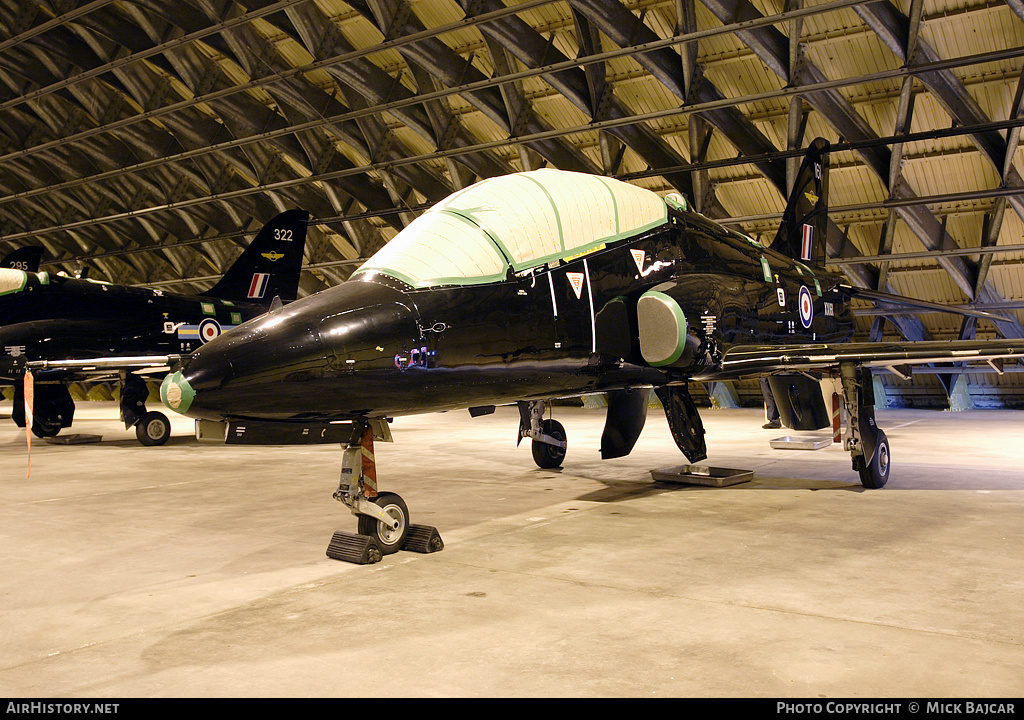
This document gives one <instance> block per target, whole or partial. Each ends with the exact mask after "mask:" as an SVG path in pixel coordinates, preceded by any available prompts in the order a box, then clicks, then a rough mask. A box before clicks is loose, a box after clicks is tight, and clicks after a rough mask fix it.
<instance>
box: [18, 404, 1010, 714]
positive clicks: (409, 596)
mask: <svg viewBox="0 0 1024 720" xmlns="http://www.w3.org/2000/svg"><path fill="white" fill-rule="evenodd" d="M5 413H6V416H7V417H5ZM9 413H10V403H9V402H7V403H0V468H2V470H0V473H2V474H0V542H2V547H3V574H2V576H0V577H2V581H0V696H6V697H30V696H31V697H125V698H129V697H154V696H155V697H201V696H204V697H213V696H219V697H257V696H277V697H280V696H364V697H365V696H375V697H401V696H633V697H635V696H644V697H651V696H712V697H801V698H815V699H817V698H824V697H842V698H859V697H963V698H972V697H1011V698H1012V697H1021V696H1022V695H1024V612H1022V609H1024V575H1022V570H1021V568H1022V567H1024V543H1022V542H1021V540H1022V537H1021V520H1022V518H1024V470H1022V468H1021V451H1020V445H1019V438H1020V437H1021V435H1022V431H1024V414H1022V413H1018V412H1004V411H972V412H964V413H948V412H945V413H943V412H934V411H908V410H893V411H882V412H879V420H880V425H881V426H882V427H883V428H885V430H886V432H887V433H888V435H889V439H890V441H891V444H892V456H893V463H894V465H893V471H892V478H891V479H890V481H889V485H888V486H887V487H886V488H884V489H882V490H876V491H864V490H862V489H861V487H860V484H859V481H858V479H857V476H856V473H854V472H853V471H852V470H851V469H850V461H849V456H848V454H847V453H845V452H843V451H841V450H839V449H838V448H837V447H829V448H826V449H823V450H818V451H791V450H773V449H771V448H770V447H769V445H768V441H769V439H771V438H772V437H778V436H779V435H780V433H779V431H767V430H762V429H761V428H760V425H761V423H762V413H761V412H760V411H758V410H717V411H711V410H705V411H704V412H703V415H704V418H705V424H706V427H707V431H708V446H709V451H710V454H711V457H710V458H709V461H708V462H709V464H711V465H715V466H721V467H729V468H742V469H748V470H753V471H754V473H755V474H754V479H753V481H752V482H749V483H746V484H743V485H738V486H734V487H728V488H701V487H691V486H665V485H656V484H653V483H652V482H651V480H650V471H651V470H654V469H658V468H663V467H667V466H672V465H678V464H680V463H682V462H683V459H682V457H681V456H680V455H679V453H678V452H677V451H676V450H675V448H674V445H673V443H672V441H671V439H670V436H669V434H668V429H667V426H666V423H665V421H664V419H663V417H661V416H660V411H659V412H658V413H657V414H654V413H652V415H651V417H650V419H649V421H648V427H647V429H646V430H645V432H644V435H643V436H642V437H641V439H640V442H639V443H638V446H637V448H636V450H635V451H634V452H633V454H632V455H631V456H629V457H627V458H622V459H618V460H613V461H601V460H600V459H599V456H598V446H599V439H600V434H601V429H602V424H603V411H601V410H583V409H572V408H558V409H557V410H556V417H558V418H559V419H560V420H561V421H562V422H563V424H564V425H565V427H566V429H567V431H568V434H569V443H570V445H569V454H568V457H567V458H566V463H565V467H564V469H562V470H561V471H545V470H539V469H537V468H536V467H535V466H534V465H533V462H532V459H531V457H530V450H529V447H528V446H527V445H526V444H524V445H523V446H522V447H520V448H518V449H517V448H516V446H515V432H516V426H517V414H516V412H515V410H514V409H511V408H501V409H499V411H498V412H497V413H496V414H494V415H491V416H486V417H481V418H476V419H472V418H470V417H469V415H468V413H448V414H442V415H431V416H422V417H414V418H400V419H398V420H396V421H395V423H394V424H393V426H392V429H393V432H394V435H395V440H396V443H395V444H393V445H384V444H379V445H378V446H377V448H376V449H377V464H378V471H379V474H380V478H381V486H382V489H389V490H393V491H396V492H399V493H401V494H402V496H403V497H404V498H405V499H406V501H407V502H408V504H409V507H410V514H411V516H412V519H413V522H416V523H420V524H429V525H434V526H436V527H438V528H439V530H440V532H441V535H442V537H443V538H444V541H445V545H446V547H445V549H444V550H443V551H441V552H439V553H433V554H429V555H419V554H414V553H408V552H402V553H399V554H397V555H392V556H388V557H386V558H385V559H384V560H383V562H381V563H378V564H375V565H364V566H359V565H351V564H348V563H344V562H340V561H336V560H332V559H330V558H328V557H326V555H325V551H326V548H327V544H328V542H329V541H330V538H331V535H332V534H333V532H334V531H335V530H336V529H344V530H349V531H354V530H355V519H354V518H353V517H352V516H351V515H350V514H349V513H348V512H347V510H346V509H345V508H344V507H343V506H341V505H339V504H338V503H337V502H335V501H334V500H333V499H332V498H331V493H332V492H333V491H334V489H335V486H336V484H337V478H338V474H339V468H340V456H341V453H340V451H339V450H338V448H336V447H269V448H241V449H238V448H228V447H226V446H218V445H206V444H202V445H200V444H199V443H197V442H196V441H195V440H194V439H193V437H192V425H191V422H190V421H188V420H187V419H185V418H180V417H176V418H174V423H175V427H174V430H175V435H174V437H173V438H172V439H171V441H170V442H169V444H167V445H165V446H163V447H160V448H144V447H141V446H140V445H138V444H137V443H136V441H135V439H134V433H132V432H127V431H125V430H124V429H123V426H122V425H120V424H119V423H118V421H117V408H116V406H115V405H114V404H112V403H81V404H80V405H79V409H78V412H77V416H76V423H75V427H74V428H72V429H71V431H72V432H75V433H96V434H101V435H102V436H103V441H102V442H101V443H98V444H90V445H78V446H62V445H50V444H46V443H43V442H42V441H39V440H35V441H34V442H33V445H32V456H31V459H32V474H31V478H30V479H28V478H26V469H27V462H26V451H25V438H24V433H23V431H19V430H17V429H16V428H15V427H14V425H13V423H11V421H10V420H9V419H8V418H9ZM65 432H67V431H65Z"/></svg>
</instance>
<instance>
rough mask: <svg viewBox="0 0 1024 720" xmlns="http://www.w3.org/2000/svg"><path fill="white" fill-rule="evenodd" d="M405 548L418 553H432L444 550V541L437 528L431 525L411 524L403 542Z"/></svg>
mask: <svg viewBox="0 0 1024 720" xmlns="http://www.w3.org/2000/svg"><path fill="white" fill-rule="evenodd" d="M402 549H403V550H410V551H412V552H418V553H432V552H437V551H438V550H444V541H443V540H441V535H440V534H439V533H438V532H437V528H435V527H431V526H430V525H410V526H409V532H408V534H406V536H405V542H404V543H403V544H402Z"/></svg>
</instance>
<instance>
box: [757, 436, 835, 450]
mask: <svg viewBox="0 0 1024 720" xmlns="http://www.w3.org/2000/svg"><path fill="white" fill-rule="evenodd" d="M769 444H770V445H771V446H772V447H773V448H775V449H776V450H821V449H822V448H827V447H828V446H829V445H831V444H832V437H831V436H829V437H815V436H804V437H801V436H799V435H786V436H785V437H780V438H775V439H774V440H770V441H769Z"/></svg>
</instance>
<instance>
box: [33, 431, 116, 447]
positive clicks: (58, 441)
mask: <svg viewBox="0 0 1024 720" xmlns="http://www.w3.org/2000/svg"><path fill="white" fill-rule="evenodd" d="M102 439H103V436H102V435H85V434H82V433H79V434H77V435H55V436H54V437H48V438H43V442H47V443H50V444H51V445H86V444H88V443H98V442H99V441H100V440H102Z"/></svg>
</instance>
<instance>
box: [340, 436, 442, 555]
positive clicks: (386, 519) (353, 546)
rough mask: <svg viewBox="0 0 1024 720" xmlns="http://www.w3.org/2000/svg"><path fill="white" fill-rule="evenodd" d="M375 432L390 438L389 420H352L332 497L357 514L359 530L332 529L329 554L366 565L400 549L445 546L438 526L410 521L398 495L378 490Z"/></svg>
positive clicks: (425, 550)
mask: <svg viewBox="0 0 1024 720" xmlns="http://www.w3.org/2000/svg"><path fill="white" fill-rule="evenodd" d="M375 437H376V438H377V439H378V440H383V441H385V442H390V441H391V430H390V428H389V427H388V424H387V421H386V420H383V419H374V420H359V421H356V422H354V423H353V424H352V434H351V436H350V438H349V441H348V443H346V444H344V445H343V448H344V454H343V457H342V465H341V480H340V481H339V483H338V489H337V490H336V491H335V493H334V499H335V500H338V501H339V502H343V503H345V505H347V506H348V507H349V509H350V510H351V511H352V514H353V515H355V516H356V517H357V518H359V524H358V532H355V533H350V532H345V531H343V530H338V531H337V532H335V533H334V536H333V537H332V538H331V542H330V545H328V547H327V557H330V558H333V559H335V560H345V561H346V562H351V563H356V564H357V565H367V564H370V563H375V562H380V561H381V560H382V559H383V557H384V556H385V555H390V554H392V553H396V552H398V551H399V550H411V551H412V552H419V553H430V552H437V551H439V550H442V549H444V542H443V541H442V540H441V536H440V534H438V532H437V528H434V527H431V526H429V525H413V524H411V523H410V522H409V509H408V508H407V507H406V504H405V501H404V500H402V498H401V497H400V496H399V495H397V494H395V493H390V492H385V493H379V492H377V467H376V462H375V459H374V455H373V440H374V438H375Z"/></svg>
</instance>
